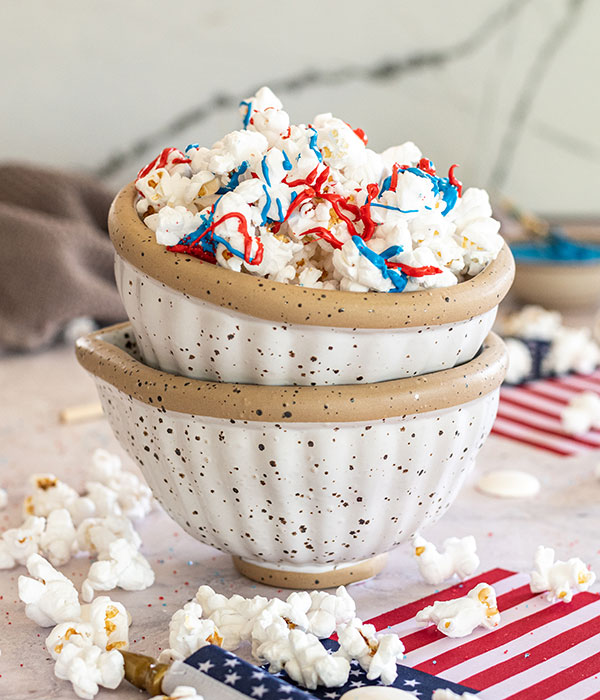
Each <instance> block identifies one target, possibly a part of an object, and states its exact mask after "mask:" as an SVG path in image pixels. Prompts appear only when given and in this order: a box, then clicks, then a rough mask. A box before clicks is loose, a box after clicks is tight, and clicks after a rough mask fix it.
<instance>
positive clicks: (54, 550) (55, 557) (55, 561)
mask: <svg viewBox="0 0 600 700" xmlns="http://www.w3.org/2000/svg"><path fill="white" fill-rule="evenodd" d="M75 540H76V533H75V527H74V525H73V520H72V519H71V514H70V513H69V511H68V510H67V509H66V508H59V509H58V510H53V511H51V512H50V513H48V517H47V518H46V527H45V529H44V532H43V533H42V536H41V537H40V542H39V547H40V552H41V553H42V554H43V555H44V556H45V557H46V558H47V559H48V560H49V561H50V563H51V564H52V566H62V565H63V564H66V563H67V562H68V561H69V560H70V559H71V556H72V554H73V548H74V545H75Z"/></svg>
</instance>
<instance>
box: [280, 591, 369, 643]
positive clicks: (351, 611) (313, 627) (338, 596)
mask: <svg viewBox="0 0 600 700" xmlns="http://www.w3.org/2000/svg"><path fill="white" fill-rule="evenodd" d="M294 595H301V594H294V593H292V595H290V596H289V597H288V602H289V601H290V598H291V597H292V596H294ZM309 597H310V608H309V610H308V612H307V613H306V617H307V619H308V628H307V629H308V631H309V632H312V634H314V635H315V636H317V637H319V639H325V638H327V637H331V635H332V634H333V633H334V632H335V630H336V628H337V627H338V625H345V624H348V623H349V622H350V621H351V620H352V619H353V618H354V617H355V615H356V603H355V602H354V600H353V599H352V598H351V597H350V595H349V594H348V591H346V588H345V587H344V586H340V587H339V588H338V589H337V590H336V592H335V595H331V594H330V593H325V592H324V591H311V592H310V594H309Z"/></svg>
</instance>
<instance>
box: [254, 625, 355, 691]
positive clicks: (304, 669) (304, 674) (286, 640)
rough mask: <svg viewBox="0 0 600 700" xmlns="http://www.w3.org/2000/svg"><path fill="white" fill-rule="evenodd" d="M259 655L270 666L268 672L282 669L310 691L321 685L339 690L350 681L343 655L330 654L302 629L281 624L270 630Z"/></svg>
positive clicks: (273, 626)
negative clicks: (289, 627)
mask: <svg viewBox="0 0 600 700" xmlns="http://www.w3.org/2000/svg"><path fill="white" fill-rule="evenodd" d="M258 656H259V658H261V659H264V660H266V661H267V662H268V663H269V671H270V672H271V673H276V672H277V671H279V670H281V669H283V670H284V671H285V672H286V673H287V674H288V676H289V677H290V678H291V679H292V680H293V681H295V682H296V683H298V684H299V685H302V686H304V687H305V688H308V689H310V690H314V689H315V688H316V687H317V686H318V685H324V686H326V687H327V688H337V687H339V686H341V685H344V683H346V682H347V680H348V676H349V673H350V663H349V662H348V660H347V659H346V658H344V657H342V656H334V655H332V654H329V653H328V652H327V651H326V649H325V648H324V647H323V645H322V644H321V642H319V640H318V639H317V638H316V637H315V636H314V635H313V634H309V633H307V632H303V631H302V630H300V629H292V630H289V629H288V630H287V633H285V631H284V628H283V626H282V625H281V623H274V624H273V625H271V626H270V627H269V628H267V639H266V641H265V642H264V643H263V644H261V646H260V647H259V649H258Z"/></svg>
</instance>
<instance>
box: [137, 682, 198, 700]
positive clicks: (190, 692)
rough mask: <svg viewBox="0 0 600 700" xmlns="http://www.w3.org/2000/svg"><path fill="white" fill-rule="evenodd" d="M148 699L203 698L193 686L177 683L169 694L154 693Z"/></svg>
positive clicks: (188, 699)
mask: <svg viewBox="0 0 600 700" xmlns="http://www.w3.org/2000/svg"><path fill="white" fill-rule="evenodd" d="M150 700H204V698H203V697H202V695H198V692H197V691H196V689H195V688H192V687H191V686H189V685H178V686H177V687H176V688H175V690H174V691H173V692H172V694H171V695H155V696H154V697H152V698H151V699H150Z"/></svg>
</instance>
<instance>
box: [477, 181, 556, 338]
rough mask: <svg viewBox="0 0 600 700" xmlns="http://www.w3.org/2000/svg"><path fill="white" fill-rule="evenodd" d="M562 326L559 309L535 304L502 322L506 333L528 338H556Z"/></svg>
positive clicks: (525, 307)
mask: <svg viewBox="0 0 600 700" xmlns="http://www.w3.org/2000/svg"><path fill="white" fill-rule="evenodd" d="M465 194H466V193H465ZM561 328H562V316H561V315H560V313H559V312H558V311H546V309H544V308H543V307H541V306H533V305H530V306H524V307H523V308H522V309H521V310H520V311H517V312H515V313H512V314H510V315H509V316H507V317H506V319H505V320H504V323H503V324H502V330H503V333H504V335H512V336H515V337H516V338H525V339H528V340H554V338H555V337H556V336H557V335H558V333H559V332H560V330H561Z"/></svg>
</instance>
